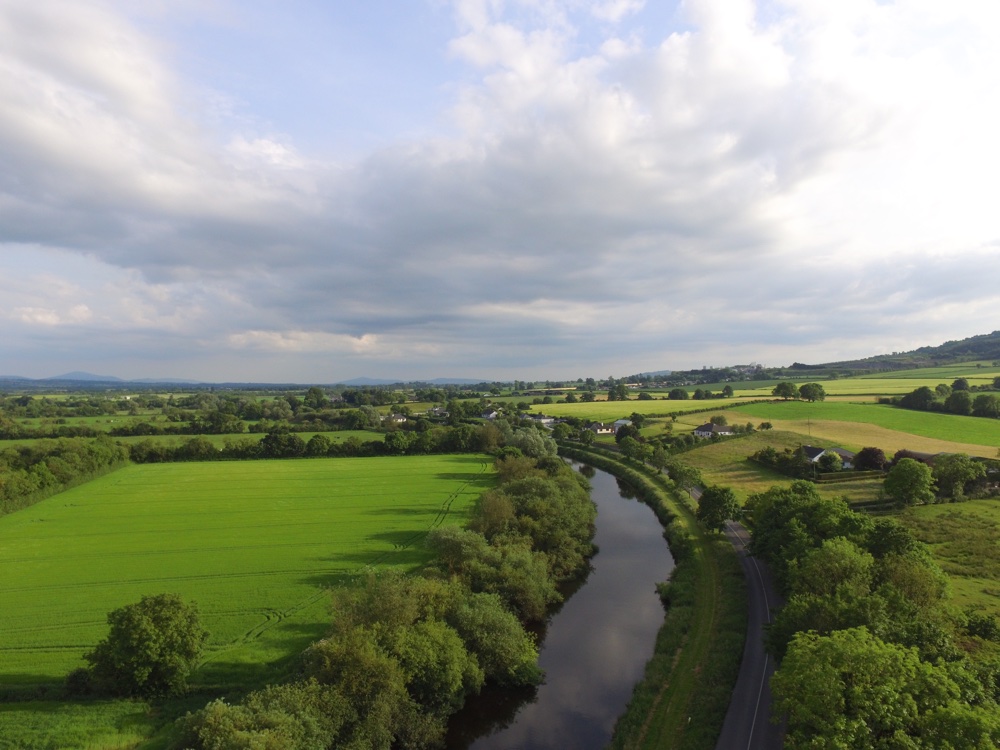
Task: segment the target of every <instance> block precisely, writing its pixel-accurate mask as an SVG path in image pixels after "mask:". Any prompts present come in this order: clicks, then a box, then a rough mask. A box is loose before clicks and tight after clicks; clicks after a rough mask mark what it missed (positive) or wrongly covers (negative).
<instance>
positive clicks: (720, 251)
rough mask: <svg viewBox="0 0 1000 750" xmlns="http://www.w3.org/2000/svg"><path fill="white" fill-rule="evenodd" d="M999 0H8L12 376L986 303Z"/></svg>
mask: <svg viewBox="0 0 1000 750" xmlns="http://www.w3.org/2000/svg"><path fill="white" fill-rule="evenodd" d="M997 91H1000V3H997V2H995V0H949V2H947V3H945V2H941V1H940V0H897V1H895V2H893V1H891V0H838V1H837V2H829V0H774V1H771V0H760V1H759V2H752V1H751V0H682V1H681V2H672V1H670V0H391V2H390V0H366V2H363V3H361V2H329V1H327V2H319V1H309V0H285V2H281V3H277V2H274V1H273V0H239V1H238V2H237V0H197V1H196V2H195V1H193V0H169V1H168V0H144V1H143V2H141V3H136V2H134V0H32V2H30V3H26V2H24V1H23V0H0V375H20V376H25V377H49V376H54V375H58V374H61V373H64V372H67V371H71V370H84V371H89V372H94V373H98V374H102V375H114V376H117V377H122V378H153V377H162V378H192V379H198V380H205V381H212V382H221V381H258V382H299V383H334V382H337V381H342V380H348V379H351V378H355V377H359V376H369V377H380V378H388V379H401V380H415V379H431V378H436V377H468V378H475V379H485V380H494V379H498V380H511V379H514V378H518V379H553V380H557V379H576V378H578V377H605V376H608V375H612V376H616V377H621V376H624V375H627V374H633V373H638V372H645V371H653V370H662V369H688V368H698V367H703V366H724V365H733V364H747V363H750V362H758V363H762V364H765V365H774V366H777V365H788V364H791V363H792V362H795V361H798V362H807V363H818V362H829V361H834V360H839V359H847V358H853V357H859V356H870V355H874V354H880V353H887V352H893V351H905V350H909V349H913V348H916V347H918V346H924V345H935V344H939V343H942V342H944V341H947V340H952V339H960V338H964V337H966V336H971V335H975V334H980V333H989V332H991V331H993V330H996V329H1000V209H998V208H997V205H996V204H997V199H998V196H1000V189H998V182H1000V97H998V96H997Z"/></svg>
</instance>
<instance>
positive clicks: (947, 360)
mask: <svg viewBox="0 0 1000 750" xmlns="http://www.w3.org/2000/svg"><path fill="white" fill-rule="evenodd" d="M971 360H989V361H1000V331H993V333H985V334H982V335H979V336H970V337H969V338H965V339H959V340H957V341H946V342H945V343H943V344H940V345H938V346H922V347H920V348H919V349H914V350H913V351H909V352H893V353H892V354H879V355H876V356H874V357H865V358H864V359H852V360H844V361H840V362H828V363H826V364H820V365H806V364H801V363H798V362H796V363H795V364H793V365H791V366H790V367H788V368H785V369H788V370H791V371H797V370H799V371H811V370H835V371H844V370H903V369H909V368H915V367H934V366H938V365H945V364H951V363H955V362H968V361H971ZM671 372H672V371H671V370H657V371H655V372H647V373H644V374H646V375H652V376H657V375H669V374H671ZM492 382H494V381H493V380H492V379H490V378H480V379H478V380H476V379H474V378H433V379H431V380H423V379H417V380H400V379H396V380H390V379H386V378H370V377H360V378H354V379H352V380H341V381H337V382H336V383H335V384H336V385H344V386H348V387H355V388H358V387H378V386H390V385H400V384H403V383H406V384H415V383H423V384H426V385H435V386H444V385H476V384H477V383H492ZM4 383H8V384H10V385H11V386H13V387H17V386H22V387H23V386H29V385H35V386H39V387H43V386H46V385H55V384H67V385H71V384H78V385H87V386H99V385H101V384H107V385H109V386H115V385H128V384H137V385H140V384H141V385H156V384H161V383H162V384H164V385H192V386H221V387H243V388H248V387H253V386H258V385H259V386H276V385H282V386H286V387H289V388H294V387H295V386H296V385H301V384H296V383H282V384H278V383H248V382H243V383H235V382H230V383H206V382H203V381H198V380H188V379H184V378H142V379H137V380H126V379H123V378H119V377H116V376H114V375H95V374H94V373H91V372H83V371H80V370H76V371H73V372H67V373H65V374H63V375H56V376H54V377H50V378H26V377H23V376H20V375H0V386H2V385H3V384H4ZM331 385H333V384H331Z"/></svg>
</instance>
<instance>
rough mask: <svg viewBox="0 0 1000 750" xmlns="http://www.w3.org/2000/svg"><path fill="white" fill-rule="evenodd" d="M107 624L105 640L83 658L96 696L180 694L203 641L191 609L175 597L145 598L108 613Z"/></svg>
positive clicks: (204, 634)
mask: <svg viewBox="0 0 1000 750" xmlns="http://www.w3.org/2000/svg"><path fill="white" fill-rule="evenodd" d="M108 624H109V625H110V626H111V630H110V632H109V633H108V637H107V638H105V639H104V640H103V641H101V642H100V643H98V644H97V646H96V647H95V648H94V650H93V651H91V652H90V653H88V654H85V655H84V659H86V660H87V661H88V662H89V663H90V665H91V667H90V669H91V675H92V677H93V682H94V685H95V687H96V688H97V689H98V690H99V691H100V692H104V693H109V694H113V695H127V696H142V697H152V696H162V695H176V694H179V693H181V692H183V691H184V689H185V687H186V684H187V676H188V674H189V673H190V672H191V670H192V669H193V668H194V666H195V664H196V663H197V662H198V658H199V657H200V656H201V651H202V648H203V647H204V645H205V641H206V639H207V638H208V631H206V630H205V629H204V628H203V627H202V626H201V622H200V620H199V617H198V608H197V606H196V605H195V604H194V603H190V604H188V603H185V602H184V601H182V600H181V598H180V597H179V596H178V595H177V594H157V595H155V596H144V597H143V598H142V599H141V600H140V601H139V602H137V603H135V604H128V605H126V606H124V607H121V608H119V609H116V610H114V611H112V612H110V613H109V614H108Z"/></svg>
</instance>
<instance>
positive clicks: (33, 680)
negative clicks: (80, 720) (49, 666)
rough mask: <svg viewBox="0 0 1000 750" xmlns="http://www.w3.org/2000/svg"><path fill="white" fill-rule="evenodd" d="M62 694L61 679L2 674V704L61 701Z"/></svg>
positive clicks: (0, 687)
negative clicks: (9, 702) (10, 702)
mask: <svg viewBox="0 0 1000 750" xmlns="http://www.w3.org/2000/svg"><path fill="white" fill-rule="evenodd" d="M62 693H63V680H62V678H60V677H53V676H52V675H50V674H46V675H41V674H24V673H23V672H17V673H15V674H8V673H4V672H0V702H3V703H5V702H7V701H28V700H59V699H61V697H62ZM0 746H2V744H0Z"/></svg>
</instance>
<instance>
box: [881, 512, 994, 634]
mask: <svg viewBox="0 0 1000 750" xmlns="http://www.w3.org/2000/svg"><path fill="white" fill-rule="evenodd" d="M899 520H901V521H902V522H903V523H904V524H906V525H907V526H909V527H910V528H911V529H912V530H913V532H914V533H915V534H916V536H917V538H919V539H920V540H921V541H923V542H924V543H926V544H927V545H929V546H930V548H931V552H932V553H933V555H934V558H935V559H936V560H937V561H938V564H939V565H941V567H942V568H944V571H945V572H946V573H947V574H948V576H949V578H950V581H951V589H952V601H953V602H954V603H955V604H956V605H957V606H959V607H960V608H962V609H965V608H969V607H971V608H976V609H980V610H982V611H984V612H988V613H989V614H992V615H995V616H998V617H1000V503H998V502H997V501H996V500H970V501H967V502H964V503H950V504H944V505H923V506H920V507H917V508H911V509H908V510H907V511H905V512H904V513H902V514H900V516H899Z"/></svg>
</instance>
